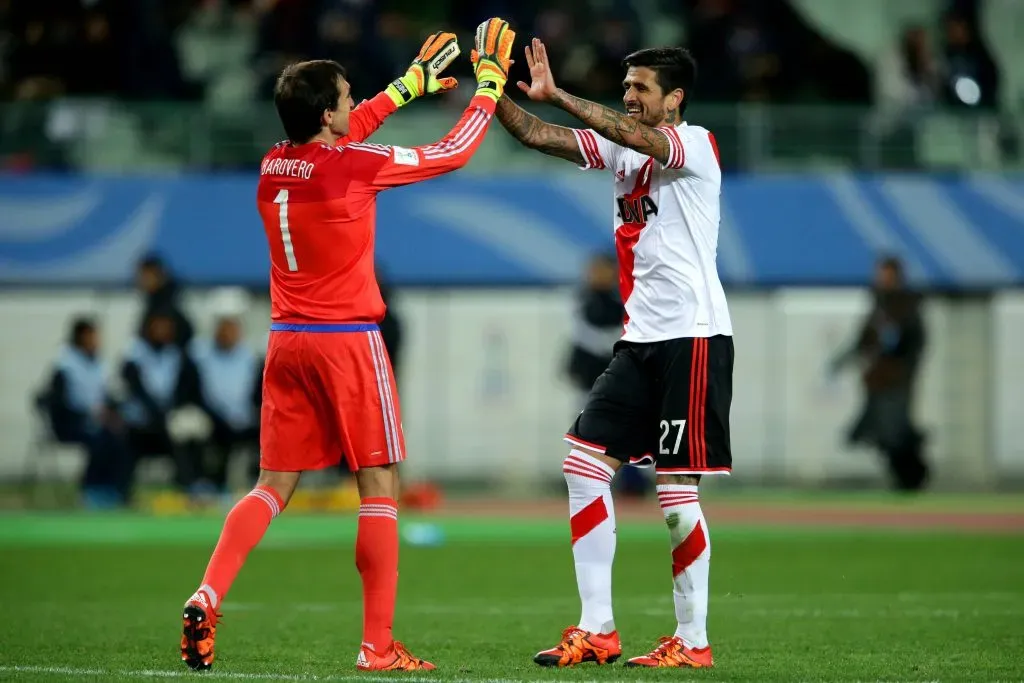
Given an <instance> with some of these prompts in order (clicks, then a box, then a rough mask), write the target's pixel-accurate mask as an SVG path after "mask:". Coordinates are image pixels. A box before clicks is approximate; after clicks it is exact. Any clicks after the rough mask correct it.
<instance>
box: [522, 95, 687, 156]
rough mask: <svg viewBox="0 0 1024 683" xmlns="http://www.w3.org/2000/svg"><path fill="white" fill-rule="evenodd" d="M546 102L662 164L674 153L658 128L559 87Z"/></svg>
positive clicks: (601, 134)
mask: <svg viewBox="0 0 1024 683" xmlns="http://www.w3.org/2000/svg"><path fill="white" fill-rule="evenodd" d="M548 101H549V102H550V103H551V104H553V105H555V106H556V107H559V108H560V109H563V110H565V111H567V112H569V113H570V114H572V115H573V116H575V117H576V118H578V119H579V120H580V121H582V122H583V123H585V124H587V126H589V127H590V128H593V129H594V131H595V132H596V133H597V134H598V135H600V136H601V137H604V138H607V139H609V140H611V141H612V142H614V143H615V144H617V145H622V146H623V147H629V148H630V149H635V150H636V151H637V152H640V153H641V154H644V155H646V156H649V157H653V158H654V160H655V161H658V162H660V163H662V164H667V163H668V162H669V157H670V156H671V154H672V151H673V150H672V147H671V144H670V142H669V138H668V135H667V134H666V133H663V132H662V131H660V130H658V129H657V128H652V127H650V126H648V125H645V124H643V123H640V122H639V121H637V120H636V119H633V118H630V117H629V116H627V115H626V114H623V113H621V112H617V111H615V110H614V109H611V108H609V107H605V106H603V105H600V104H597V103H596V102H590V101H589V100H584V99H582V98H579V97H575V96H574V95H570V94H569V93H567V92H565V91H564V90H562V89H561V88H558V89H557V90H555V92H554V95H553V96H552V98H551V99H550V100H548ZM506 127H507V126H506Z"/></svg>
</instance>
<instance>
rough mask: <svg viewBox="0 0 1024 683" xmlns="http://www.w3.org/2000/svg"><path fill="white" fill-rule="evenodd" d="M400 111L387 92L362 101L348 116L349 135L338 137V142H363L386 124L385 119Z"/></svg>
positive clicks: (341, 143) (344, 143)
mask: <svg viewBox="0 0 1024 683" xmlns="http://www.w3.org/2000/svg"><path fill="white" fill-rule="evenodd" d="M396 111H398V107H396V106H395V103H394V102H392V101H391V98H390V97H388V95H387V93H385V92H379V93H377V94H376V95H374V96H373V97H372V98H371V99H369V100H366V101H365V102H360V103H359V106H358V107H356V108H355V109H353V110H352V112H351V113H350V114H349V116H348V135H346V136H344V137H342V138H338V141H337V144H339V145H347V144H348V143H350V142H362V141H363V140H365V139H367V138H368V137H370V136H371V135H373V134H374V133H376V132H377V129H378V128H380V127H381V125H383V124H384V119H386V118H387V117H389V116H391V115H392V114H394V113H395V112H396Z"/></svg>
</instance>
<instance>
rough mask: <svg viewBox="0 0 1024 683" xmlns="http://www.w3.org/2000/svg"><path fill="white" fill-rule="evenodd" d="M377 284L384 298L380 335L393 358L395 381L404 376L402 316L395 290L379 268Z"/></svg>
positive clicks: (392, 367)
mask: <svg viewBox="0 0 1024 683" xmlns="http://www.w3.org/2000/svg"><path fill="white" fill-rule="evenodd" d="M377 286H378V287H379V288H380V298H381V299H383V300H384V307H385V308H384V318H383V319H382V320H381V321H380V324H379V327H380V336H381V338H382V339H383V341H384V348H385V349H386V350H387V352H388V357H389V358H390V359H391V369H392V371H393V372H394V373H395V383H396V384H397V383H398V379H399V378H400V377H401V376H402V372H401V368H402V363H401V360H402V329H403V325H402V316H401V314H399V312H398V310H397V309H396V308H395V290H394V287H392V286H391V283H390V282H389V281H388V279H387V277H386V276H385V275H384V274H383V273H382V271H381V269H380V267H378V268H377Z"/></svg>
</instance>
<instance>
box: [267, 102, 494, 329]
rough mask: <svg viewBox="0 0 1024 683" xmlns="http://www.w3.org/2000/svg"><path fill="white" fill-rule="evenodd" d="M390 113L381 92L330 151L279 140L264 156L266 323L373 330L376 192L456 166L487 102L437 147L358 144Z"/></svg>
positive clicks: (475, 143) (488, 110)
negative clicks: (359, 325) (367, 325)
mask: <svg viewBox="0 0 1024 683" xmlns="http://www.w3.org/2000/svg"><path fill="white" fill-rule="evenodd" d="M394 110H395V106H394V104H393V103H392V102H391V100H390V98H388V96H387V95H385V94H383V93H382V94H380V95H377V96H376V97H375V98H373V99H372V100H370V101H368V102H364V103H362V104H361V105H360V106H358V107H356V108H355V109H354V110H352V114H351V117H350V131H349V135H348V136H346V137H345V138H342V139H341V140H339V141H338V144H337V145H333V146H332V145H327V144H324V143H321V142H310V143H307V144H304V145H293V144H291V143H288V142H281V143H278V144H277V145H275V146H274V148H273V149H271V150H270V152H268V153H267V155H266V156H265V157H264V158H263V162H262V164H261V165H260V180H259V187H258V189H257V205H258V208H259V212H260V216H261V217H262V218H263V228H264V231H265V232H266V234H267V243H268V245H269V247H270V261H271V265H270V302H271V318H272V319H273V320H274V321H275V322H307V321H308V322H338V323H341V322H372V323H376V322H380V320H381V318H383V317H384V301H383V300H382V299H381V296H380V290H379V289H378V287H377V279H376V274H375V273H374V232H375V224H376V213H377V211H376V202H377V193H379V192H380V191H381V190H386V189H388V188H392V187H400V186H402V185H409V184H410V183H415V182H419V181H421V180H428V179H430V178H434V177H437V176H439V175H442V174H444V173H448V172H449V171H454V170H455V169H457V168H461V167H462V166H464V165H465V164H466V162H468V161H469V159H470V157H472V155H473V152H475V151H476V149H477V147H479V145H480V142H481V141H482V140H483V138H484V134H485V133H486V131H487V126H488V124H489V123H490V120H491V116H492V115H493V114H494V100H492V99H490V98H488V97H483V96H477V97H474V98H473V99H472V100H471V101H470V103H469V106H468V107H466V110H465V112H464V113H463V115H462V118H461V119H459V122H458V123H457V124H456V125H455V127H454V128H452V130H451V131H450V132H449V133H448V135H446V136H445V137H444V138H442V139H441V140H440V141H439V142H437V143H434V144H432V145H425V146H422V147H409V148H406V147H395V146H390V145H375V144H368V143H364V142H362V140H365V139H366V138H367V137H369V136H370V135H371V134H372V133H373V132H374V131H375V130H376V129H377V128H378V127H379V126H380V125H381V123H383V121H384V118H385V117H387V116H388V115H389V114H390V113H392V112H393V111H394Z"/></svg>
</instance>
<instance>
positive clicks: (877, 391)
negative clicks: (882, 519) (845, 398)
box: [833, 257, 928, 491]
mask: <svg viewBox="0 0 1024 683" xmlns="http://www.w3.org/2000/svg"><path fill="white" fill-rule="evenodd" d="M874 298H875V304H874V307H873V309H872V310H871V312H870V313H869V314H868V316H867V318H866V319H865V320H864V323H863V325H862V326H861V330H860V333H859V334H858V335H857V338H856V340H855V341H854V343H853V345H852V346H851V347H850V348H849V349H848V350H847V351H845V352H844V353H843V354H841V355H840V356H839V357H838V358H837V359H836V360H835V361H834V363H833V370H834V371H837V370H839V369H840V368H841V367H843V366H844V365H846V364H848V363H850V362H852V361H856V362H859V365H860V368H861V377H862V379H863V383H864V390H865V394H866V396H865V402H864V408H863V410H862V411H861V414H860V417H859V418H858V419H857V421H856V422H855V423H854V425H853V428H852V429H851V431H850V435H849V439H850V441H851V443H864V444H868V445H871V446H874V447H876V448H878V449H879V450H881V451H882V453H883V454H884V455H885V458H886V461H887V464H888V466H889V471H890V473H891V475H892V478H893V481H894V483H895V485H896V488H898V489H900V490H903V491H916V490H919V489H921V488H923V487H924V485H925V483H926V481H927V479H928V466H927V463H926V462H925V459H924V453H923V446H924V433H923V432H922V431H921V430H920V429H919V428H918V427H917V426H915V425H914V421H913V397H914V384H915V381H916V379H917V373H918V369H919V366H920V362H921V356H922V355H923V353H924V349H925V328H924V321H923V320H922V317H921V310H920V296H919V295H918V294H917V293H916V292H912V291H910V290H908V289H907V288H906V282H905V279H904V275H903V265H902V263H901V262H900V260H899V259H897V258H895V257H887V258H884V259H882V260H880V261H879V263H878V265H877V267H876V272H875V285H874Z"/></svg>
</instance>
